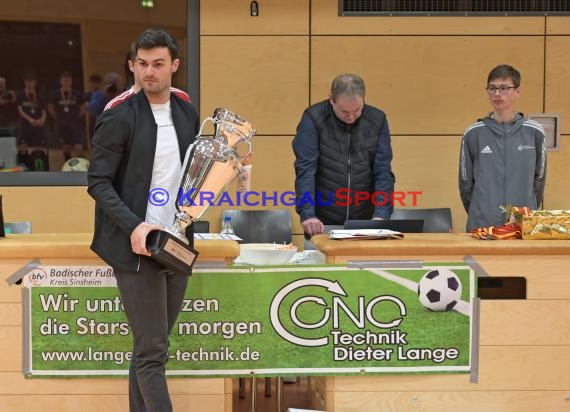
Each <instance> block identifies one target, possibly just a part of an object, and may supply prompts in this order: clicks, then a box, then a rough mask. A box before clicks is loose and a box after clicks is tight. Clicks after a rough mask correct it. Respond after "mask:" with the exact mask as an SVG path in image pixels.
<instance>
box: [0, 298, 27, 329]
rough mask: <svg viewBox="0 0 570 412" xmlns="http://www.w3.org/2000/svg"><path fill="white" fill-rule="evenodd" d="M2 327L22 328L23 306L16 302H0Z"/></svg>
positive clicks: (0, 322) (0, 323)
mask: <svg viewBox="0 0 570 412" xmlns="http://www.w3.org/2000/svg"><path fill="white" fill-rule="evenodd" d="M0 325H3V326H21V325H22V304H21V303H16V302H10V303H6V302H3V301H0Z"/></svg>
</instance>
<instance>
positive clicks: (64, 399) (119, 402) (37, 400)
mask: <svg viewBox="0 0 570 412" xmlns="http://www.w3.org/2000/svg"><path fill="white" fill-rule="evenodd" d="M172 404H173V407H174V408H175V410H176V411H177V412H190V411H196V410H199V411H221V410H224V409H223V408H224V404H225V399H224V396H223V395H217V396H214V395H200V396H197V395H192V396H190V395H173V396H172ZM0 410H2V411H3V412H20V411H45V412H59V411H81V412H100V411H101V410H104V411H105V412H127V411H128V410H129V407H128V398H127V396H125V395H85V394H82V395H28V396H26V397H21V396H19V395H6V396H3V397H1V398H0Z"/></svg>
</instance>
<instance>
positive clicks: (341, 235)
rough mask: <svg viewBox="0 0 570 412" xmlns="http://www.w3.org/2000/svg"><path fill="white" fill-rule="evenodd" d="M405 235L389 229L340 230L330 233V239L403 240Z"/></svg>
mask: <svg viewBox="0 0 570 412" xmlns="http://www.w3.org/2000/svg"><path fill="white" fill-rule="evenodd" d="M403 237H404V234H403V233H401V232H396V231H394V230H388V229H339V230H331V231H330V232H329V238H330V239H353V240H354V239H402V238H403Z"/></svg>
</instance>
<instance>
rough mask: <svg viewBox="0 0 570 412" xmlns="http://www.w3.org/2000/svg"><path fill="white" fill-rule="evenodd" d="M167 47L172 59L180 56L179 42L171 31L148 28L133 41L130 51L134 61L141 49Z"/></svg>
mask: <svg viewBox="0 0 570 412" xmlns="http://www.w3.org/2000/svg"><path fill="white" fill-rule="evenodd" d="M155 47H166V48H168V51H169V52H170V57H171V58H172V60H174V59H177V58H178V43H177V42H176V40H175V39H174V37H172V36H171V35H170V34H169V33H167V32H166V31H164V30H162V29H146V30H145V31H143V32H142V33H141V34H139V36H138V37H137V38H136V39H135V41H133V43H132V44H131V49H130V52H129V55H130V59H131V61H134V60H135V58H136V56H137V51H138V50H139V49H154V48H155Z"/></svg>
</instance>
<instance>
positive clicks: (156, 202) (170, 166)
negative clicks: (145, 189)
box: [145, 101, 182, 226]
mask: <svg viewBox="0 0 570 412" xmlns="http://www.w3.org/2000/svg"><path fill="white" fill-rule="evenodd" d="M150 107H151V108H152V113H153V114H154V120H155V121H156V125H157V126H158V130H157V136H156V150H155V152H154V163H153V165H152V180H151V183H150V193H149V202H148V207H147V210H146V219H145V220H146V221H147V222H148V223H157V224H159V225H162V226H169V225H171V224H172V223H173V222H174V216H175V214H176V211H177V209H176V196H177V194H178V188H179V187H180V173H181V170H182V164H181V162H180V149H179V147H178V139H177V137H176V129H175V128H174V122H173V121H172V111H171V108H170V101H168V102H167V103H164V104H151V105H150ZM167 197H168V201H166V198H167ZM163 202H164V204H162V203H163Z"/></svg>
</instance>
